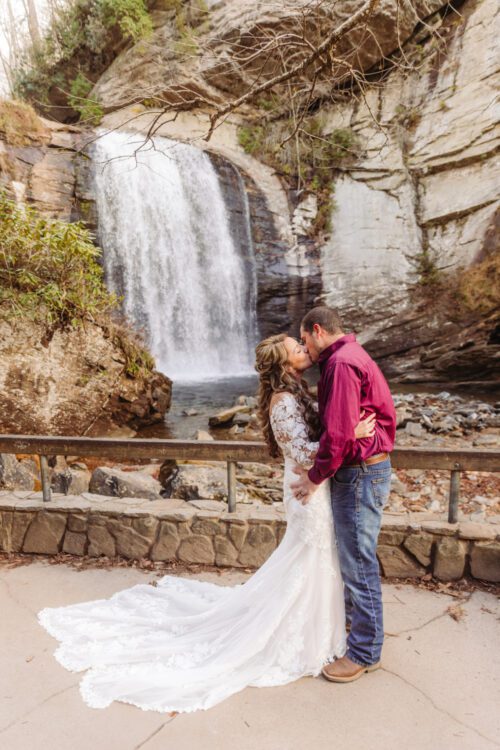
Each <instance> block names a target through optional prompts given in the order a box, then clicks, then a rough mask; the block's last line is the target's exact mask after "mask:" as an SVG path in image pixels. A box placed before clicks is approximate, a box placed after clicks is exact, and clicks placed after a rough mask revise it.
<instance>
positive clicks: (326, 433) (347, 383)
mask: <svg viewBox="0 0 500 750" xmlns="http://www.w3.org/2000/svg"><path fill="white" fill-rule="evenodd" d="M319 367H320V373H321V376H320V379H319V383H318V405H319V415H320V418H321V423H322V426H323V433H322V435H321V438H320V441H319V449H318V453H317V456H316V460H315V462H314V466H313V467H312V468H311V469H310V470H309V479H310V480H311V481H312V482H314V484H320V483H321V482H323V481H324V480H325V479H328V477H331V476H332V475H333V474H335V472H336V471H337V469H338V468H339V467H340V466H342V465H343V464H352V463H359V462H360V461H362V460H365V459H367V458H369V456H374V455H376V454H377V453H385V452H388V453H389V452H390V451H392V449H393V447H394V439H395V436H396V411H395V409H394V403H393V401H392V396H391V392H390V391H389V386H388V385H387V381H386V379H385V378H384V376H383V375H382V373H381V371H380V369H379V367H378V366H377V365H376V364H375V362H374V361H373V359H372V358H371V357H370V356H369V354H368V353H367V352H365V350H364V349H363V347H362V346H361V345H360V344H358V343H357V341H356V336H354V335H353V334H348V335H347V336H343V337H342V338H341V339H338V340H337V341H335V343H333V344H331V346H329V347H328V348H327V349H325V350H324V351H322V352H321V354H320V356H319ZM363 409H364V410H365V412H366V413H365V415H364V418H365V417H368V416H369V415H370V414H373V413H374V414H376V419H377V422H376V426H375V434H374V435H373V437H371V438H363V439H362V440H356V438H355V437H354V429H355V427H356V425H357V424H358V422H359V415H360V412H361V410H363Z"/></svg>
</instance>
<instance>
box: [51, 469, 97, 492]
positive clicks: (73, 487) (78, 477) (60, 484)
mask: <svg viewBox="0 0 500 750" xmlns="http://www.w3.org/2000/svg"><path fill="white" fill-rule="evenodd" d="M90 479H91V474H90V471H88V470H86V469H74V468H70V467H66V468H65V469H62V470H61V471H54V472H53V474H52V477H51V481H50V486H51V489H52V491H53V492H60V493H61V494H63V495H81V494H82V493H83V492H88V491H89V485H90Z"/></svg>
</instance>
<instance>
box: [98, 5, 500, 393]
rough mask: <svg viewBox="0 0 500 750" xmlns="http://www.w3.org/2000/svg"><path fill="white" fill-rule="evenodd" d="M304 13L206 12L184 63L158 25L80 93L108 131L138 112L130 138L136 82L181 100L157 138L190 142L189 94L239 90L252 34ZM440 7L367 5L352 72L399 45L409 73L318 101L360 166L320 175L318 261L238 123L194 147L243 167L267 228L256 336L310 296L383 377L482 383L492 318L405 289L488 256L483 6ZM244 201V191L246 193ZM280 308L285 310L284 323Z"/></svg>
mask: <svg viewBox="0 0 500 750" xmlns="http://www.w3.org/2000/svg"><path fill="white" fill-rule="evenodd" d="M306 4H307V3H306V2H305V0H294V2H291V3H287V4H286V6H282V7H280V6H279V4H274V3H270V2H259V3H254V4H251V5H248V4H247V3H244V2H243V1H242V0H241V1H240V0H232V1H231V2H230V1H229V0H225V1H223V2H220V3H217V4H216V6H215V7H214V8H213V9H212V12H211V16H210V24H211V26H210V31H209V32H206V33H205V32H204V33H201V35H200V36H199V37H198V45H199V54H198V55H197V56H191V57H189V58H187V59H184V60H183V59H182V58H179V56H178V55H177V54H176V52H175V40H174V36H175V34H174V32H172V31H171V28H172V26H171V22H170V21H169V22H168V23H164V24H163V25H162V23H161V22H158V23H157V26H156V31H155V35H154V37H153V39H152V40H151V41H150V42H149V43H147V44H146V45H144V44H142V43H141V45H136V47H134V48H133V49H131V50H127V51H126V52H124V53H122V54H121V55H120V56H119V57H118V58H117V59H116V60H115V61H114V62H113V64H112V65H111V66H110V68H109V69H108V70H107V71H106V73H105V74H104V75H103V76H102V78H101V79H100V80H99V82H98V83H97V85H96V87H95V91H94V93H95V94H96V95H97V96H98V97H99V98H100V99H101V101H102V102H103V103H104V105H105V109H106V110H107V111H108V112H109V113H110V114H109V118H108V120H107V122H109V124H110V125H112V126H113V125H116V124H117V123H118V122H120V117H122V118H123V121H126V120H128V119H129V118H130V117H131V116H132V115H133V116H134V117H137V116H138V114H139V115H140V116H139V120H138V121H137V122H135V123H134V124H133V125H132V126H133V127H137V128H138V129H146V128H147V126H148V124H149V123H150V120H151V117H152V115H149V114H148V112H147V110H146V108H143V107H142V105H141V102H142V97H143V96H144V90H143V89H142V86H144V89H145V90H147V92H148V95H154V94H159V95H161V97H162V99H163V101H166V102H167V103H168V102H170V103H172V104H176V103H178V101H179V97H180V96H182V97H183V102H184V108H185V109H186V110H189V109H191V110H192V111H193V114H192V115H191V119H190V115H189V114H186V113H181V117H180V118H179V120H178V122H177V124H176V123H171V124H169V125H166V126H165V130H164V131H161V132H164V133H165V134H168V135H170V137H178V138H181V139H182V138H183V137H191V136H192V135H196V134H200V132H202V131H203V130H204V129H205V132H206V128H205V124H206V113H205V111H204V110H203V107H202V106H201V105H200V97H205V99H206V101H212V102H216V103H218V102H221V101H222V102H223V101H225V100H227V99H230V98H234V97H236V96H238V95H241V94H242V93H243V92H244V91H246V90H247V88H248V85H249V80H250V77H251V74H252V72H253V71H254V68H253V67H252V66H250V68H245V65H246V64H247V63H248V59H249V56H250V55H253V56H254V57H253V59H254V64H255V66H257V67H258V66H261V65H262V63H263V60H264V57H263V55H264V52H263V46H264V44H265V40H264V39H263V38H262V35H259V34H258V33H257V31H258V29H259V28H262V27H263V26H264V27H265V28H266V29H268V30H272V31H273V32H274V33H275V34H280V33H285V32H286V33H293V31H295V30H296V29H297V27H298V25H299V24H300V19H301V11H302V10H303V9H304V6H305V5H306ZM359 5H360V0H354V1H352V2H344V3H342V4H341V8H342V13H345V16H344V17H347V15H349V14H350V13H352V12H353V11H355V10H356V9H357V8H358V7H359ZM444 8H445V6H444V4H443V2H442V1H441V0H435V1H430V2H416V3H412V4H405V5H404V6H401V5H399V10H398V12H396V5H395V3H394V2H392V0H385V1H384V2H381V3H380V4H379V6H378V9H377V11H376V13H375V15H374V17H373V18H372V19H371V20H370V30H371V31H372V32H373V35H374V38H376V40H377V43H376V44H375V43H372V37H371V35H368V37H367V41H366V43H365V44H363V45H362V47H361V50H360V53H359V55H358V57H357V59H356V64H357V65H359V67H360V68H361V69H363V70H369V69H370V68H371V69H373V66H374V65H376V64H378V63H379V62H380V61H381V60H382V56H384V55H385V56H387V55H389V54H390V53H392V52H393V51H394V50H396V49H397V48H398V46H399V45H400V44H406V46H405V54H408V55H416V54H420V55H421V60H422V61H423V62H421V64H419V65H418V66H417V70H416V72H414V73H407V72H403V71H401V70H399V69H397V68H396V69H394V70H392V71H391V72H389V73H386V74H385V76H384V77H383V78H382V79H381V80H379V81H378V82H377V85H376V86H374V87H373V88H368V89H367V91H366V98H365V99H364V100H363V99H361V100H359V99H358V98H357V97H356V98H355V99H354V98H353V99H352V100H351V101H349V99H348V98H346V97H344V98H343V99H342V100H340V101H336V102H335V103H334V104H324V103H323V104H322V105H321V113H322V115H323V117H324V118H325V121H326V123H327V124H326V128H325V132H326V133H328V132H331V131H333V130H334V129H338V128H348V129H349V130H350V131H351V132H352V133H353V134H354V136H355V138H356V139H357V142H358V145H359V149H360V153H361V156H360V157H359V158H358V160H357V161H356V162H355V163H353V164H351V165H350V166H349V167H344V168H343V169H342V172H339V173H337V174H336V175H334V192H333V201H334V208H333V211H332V221H331V224H332V231H331V235H330V237H329V238H328V239H327V241H326V243H325V244H324V246H323V248H322V251H321V257H320V259H319V261H318V259H317V257H316V256H315V255H314V253H313V254H308V252H307V245H306V244H301V240H300V233H301V232H302V233H303V232H304V221H306V222H307V220H308V217H309V214H308V212H309V213H310V210H311V205H309V203H311V201H309V203H307V200H305V201H304V202H303V205H302V203H301V204H300V206H299V207H298V208H297V210H296V211H295V212H294V211H293V207H292V206H290V205H289V204H288V205H287V203H288V202H287V200H286V195H285V196H284V195H283V186H281V191H282V194H281V195H279V192H280V187H279V185H278V186H277V185H276V181H275V182H273V181H272V180H271V179H270V178H269V176H268V175H266V178H265V179H259V177H258V176H257V175H258V166H257V164H258V159H253V158H251V157H248V156H247V155H245V154H243V153H242V149H241V148H240V147H239V146H238V143H237V139H236V138H235V134H234V130H235V123H237V122H238V117H240V116H241V115H236V116H233V118H232V119H230V120H229V121H228V122H227V123H224V124H223V125H222V126H221V127H220V128H218V130H217V131H216V133H215V134H214V137H213V138H212V140H211V141H210V144H209V148H211V149H213V150H214V151H216V152H217V153H219V154H223V155H224V157H225V158H226V159H229V160H230V161H232V162H233V163H234V164H236V165H237V166H238V167H239V168H240V169H245V170H246V171H247V173H248V175H250V176H251V178H252V180H254V182H255V184H257V185H258V187H259V189H260V190H261V191H262V196H263V198H264V200H265V202H266V203H267V206H268V209H269V213H270V214H271V216H272V218H273V223H274V228H275V231H274V232H273V231H272V230H271V229H270V227H269V226H267V227H265V222H263V223H261V225H260V227H261V228H263V227H265V233H266V236H265V237H264V239H263V242H262V243H261V242H260V240H259V238H258V237H257V242H255V239H254V244H255V247H256V258H257V264H258V263H259V252H262V248H263V247H265V246H266V244H267V250H264V255H263V256H262V257H263V258H264V263H265V265H266V268H267V271H266V274H260V275H259V302H258V304H259V307H260V313H261V314H260V315H259V323H260V326H261V333H262V334H263V335H267V334H268V333H269V332H270V330H271V328H272V327H273V325H274V330H276V329H277V328H285V327H287V326H290V324H291V323H292V324H293V321H295V319H297V318H298V317H300V313H301V312H302V311H303V310H304V308H305V307H307V306H309V305H310V304H311V303H312V302H313V301H314V299H315V298H318V297H321V299H323V300H325V301H326V302H327V303H329V304H332V305H334V306H336V307H338V308H339V309H340V311H341V313H342V315H343V318H344V320H345V323H346V326H347V327H348V328H351V329H355V330H357V331H358V334H359V336H360V340H361V342H362V343H364V344H365V345H366V346H367V348H368V349H369V351H370V352H371V353H373V354H374V355H375V356H376V357H377V359H378V360H379V361H380V362H381V364H382V367H383V368H384V369H385V371H386V372H387V373H388V374H389V375H390V376H392V377H396V378H398V379H400V380H415V381H420V382H422V381H426V380H427V381H436V380H437V381H440V380H441V381H446V380H449V379H450V378H454V379H458V380H462V381H471V380H479V379H480V380H483V381H492V380H494V371H495V368H496V367H498V358H499V356H500V348H499V347H500V337H499V334H498V316H491V318H490V319H489V320H488V321H486V322H485V323H484V324H477V322H474V321H473V320H471V321H470V323H466V324H460V325H455V324H452V323H449V322H448V324H447V317H448V311H446V310H441V311H439V309H433V310H429V306H428V304H427V302H426V301H425V302H422V301H421V296H420V298H419V295H418V294H417V295H415V294H414V290H415V287H416V286H417V285H418V281H419V268H420V267H421V265H422V262H423V261H425V262H429V263H431V265H433V266H434V267H435V268H436V269H437V270H438V272H439V271H440V272H442V273H443V274H446V273H450V272H453V271H454V270H456V269H458V268H460V267H462V266H469V265H470V264H472V263H474V262H476V261H478V260H480V259H481V258H482V257H483V255H484V254H485V253H487V252H491V250H492V247H493V246H494V245H493V244H492V243H494V240H493V239H492V238H493V237H494V233H495V227H496V225H497V224H498V215H499V210H498V209H499V205H500V204H499V190H498V184H499V179H498V178H499V172H498V161H497V160H496V159H495V153H496V150H497V149H498V133H497V132H496V130H495V124H496V120H495V112H494V108H493V107H492V106H491V101H493V99H494V91H493V88H494V83H493V82H494V74H495V72H496V56H495V48H496V28H497V25H496V24H497V21H498V13H499V11H498V5H497V3H495V2H494V0H466V1H465V2H464V3H462V4H461V5H460V14H458V13H445V12H444ZM337 13H340V5H339V4H336V5H335V4H333V5H331V4H323V5H321V8H320V10H318V15H317V16H315V17H314V18H312V19H310V21H309V23H310V29H309V30H310V33H311V34H312V35H313V36H314V34H315V33H318V34H321V35H322V36H323V37H324V35H325V33H326V32H327V31H328V30H329V29H330V28H331V27H332V25H335V24H337V23H338V21H339V16H338V15H337ZM421 19H425V20H426V24H429V25H430V26H432V28H433V29H435V30H438V31H439V38H440V41H439V46H440V49H439V51H438V52H436V50H435V47H436V44H437V42H436V38H431V37H430V36H429V35H428V34H427V32H426V31H425V28H427V27H425V26H424V28H422V27H418V22H419V20H421ZM426 34H427V36H426ZM412 36H413V39H412ZM354 43H355V38H354V35H353V36H352V38H349V39H348V40H347V41H344V42H342V44H341V45H340V48H339V49H338V50H336V53H337V54H338V55H339V56H340V57H341V58H343V59H345V60H346V61H350V60H352V55H353V45H354ZM417 43H418V46H417V47H416V46H415V45H416V44H417ZM236 48H237V49H238V59H236V56H235V54H234V49H236ZM297 59H298V58H297ZM277 66H278V61H277V60H276V59H274V58H273V55H272V54H271V55H270V56H269V58H268V59H266V62H265V65H263V66H262V69H260V68H259V70H261V76H262V79H265V78H266V77H267V78H269V77H271V76H272V75H274V74H275V73H276V71H277ZM308 75H310V72H307V71H306V72H305V73H304V76H305V77H306V78H307V76H308ZM328 75H329V74H328ZM328 75H327V74H325V77H324V78H323V79H321V80H320V81H319V83H318V86H319V89H318V92H319V93H321V94H324V99H323V102H327V101H328V99H329V98H330V95H331V81H330V80H329V79H328ZM139 77H140V80H141V91H139V90H138V87H137V80H138V78H139ZM320 78H321V76H320ZM141 109H142V112H143V114H144V119H142V116H141ZM111 113H114V114H111ZM373 113H376V116H377V117H376V119H377V120H378V122H375V119H374V117H373ZM204 118H205V119H204ZM261 174H264V173H261ZM278 182H279V181H278ZM458 185H462V186H466V189H461V190H460V189H457V186H458ZM247 191H248V194H249V195H251V194H252V189H251V188H249V187H248V186H247ZM306 204H307V205H306ZM278 206H279V207H280V208H278V209H277V207H278ZM309 219H310V217H309ZM252 222H254V215H252ZM254 234H255V229H254ZM257 235H258V231H257ZM277 239H278V241H277ZM285 248H286V249H285ZM318 263H319V265H318ZM284 290H286V291H285V292H284ZM279 296H281V297H283V296H288V313H287V312H286V311H285V307H284V306H283V305H281V303H280V302H279V303H278V304H275V306H274V307H273V304H272V303H271V302H270V300H272V298H273V297H279ZM419 299H420V301H419ZM294 306H295V307H296V308H297V312H296V313H295V312H292V314H290V312H289V311H290V309H292V310H293V308H294ZM269 316H272V318H271V317H269ZM271 320H272V323H271Z"/></svg>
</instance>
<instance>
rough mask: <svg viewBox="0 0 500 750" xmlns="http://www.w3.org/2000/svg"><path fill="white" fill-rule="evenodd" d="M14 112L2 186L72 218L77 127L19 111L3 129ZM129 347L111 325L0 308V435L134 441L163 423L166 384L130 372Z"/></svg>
mask: <svg viewBox="0 0 500 750" xmlns="http://www.w3.org/2000/svg"><path fill="white" fill-rule="evenodd" d="M13 112H14V113H17V115H20V117H21V122H22V131H21V130H17V131H16V132H15V133H14V132H11V131H10V130H9V129H8V128H5V129H4V130H3V131H2V123H5V122H7V118H6V117H4V119H2V118H0V187H3V189H5V190H6V191H7V192H8V194H10V196H12V197H16V198H17V200H18V201H19V202H21V203H22V202H26V203H30V204H32V205H34V206H35V207H36V208H37V209H38V210H39V211H40V212H42V213H43V214H44V215H46V216H49V217H53V218H59V219H63V220H65V221H69V220H72V219H75V218H78V217H79V215H81V213H82V210H81V205H82V201H83V199H81V200H79V199H78V197H77V193H78V187H77V186H78V183H79V176H78V175H79V163H78V158H77V156H76V150H77V146H76V142H77V139H78V138H79V135H80V131H79V129H77V128H73V127H71V126H63V125H60V124H57V123H51V122H49V121H47V120H42V119H39V118H36V117H34V116H33V115H32V114H30V113H29V111H28V110H24V111H23V107H22V106H21V107H19V105H16V106H15V107H13V108H11V111H10V112H9V122H12V118H13V117H14V114H13ZM3 114H4V115H5V110H3ZM82 165H83V166H84V165H85V160H84V159H82V160H81V162H80V167H81V166H82ZM1 250H2V248H0V252H1ZM134 346H136V344H135V343H134V342H133V341H132V339H130V337H129V334H127V332H126V331H125V330H124V329H123V328H121V327H119V326H117V325H116V324H115V323H113V322H112V321H111V320H109V321H108V322H107V323H106V322H105V321H104V322H100V323H97V322H90V321H85V322H84V324H82V325H80V326H78V327H76V328H71V327H55V328H54V327H53V326H47V325H44V324H43V322H35V321H33V320H30V319H29V316H23V315H16V316H12V314H9V315H7V311H6V309H5V310H4V309H3V308H2V305H1V304H0V432H5V433H8V432H11V433H17V434H19V433H24V434H31V433H39V434H40V433H41V434H66V435H68V434H69V435H83V434H87V435H98V434H100V435H102V434H106V433H116V432H117V431H118V432H119V431H120V430H121V431H123V429H125V432H126V433H127V434H133V433H134V431H135V430H137V429H139V428H140V427H142V426H145V425H149V424H152V423H154V422H158V421H161V420H162V419H163V417H164V415H165V413H166V411H167V410H168V408H169V406H170V398H171V382H170V380H169V379H168V378H167V377H166V376H165V375H162V374H161V373H158V372H155V371H151V370H149V369H148V368H144V367H142V368H141V367H135V368H134V367H131V366H130V356H131V352H132V349H131V347H134Z"/></svg>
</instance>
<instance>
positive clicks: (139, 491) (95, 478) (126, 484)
mask: <svg viewBox="0 0 500 750" xmlns="http://www.w3.org/2000/svg"><path fill="white" fill-rule="evenodd" d="M160 491H161V484H160V482H158V481H157V480H156V479H154V478H153V477H151V476H149V475H148V474H144V473H141V472H140V471H122V470H121V469H115V468H109V467H107V466H101V467H99V468H98V469H95V471H94V472H93V474H92V478H91V480H90V485H89V492H92V493H93V494H95V495H106V496H108V497H139V498H146V499H148V500H159V499H160V497H161V495H160Z"/></svg>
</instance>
